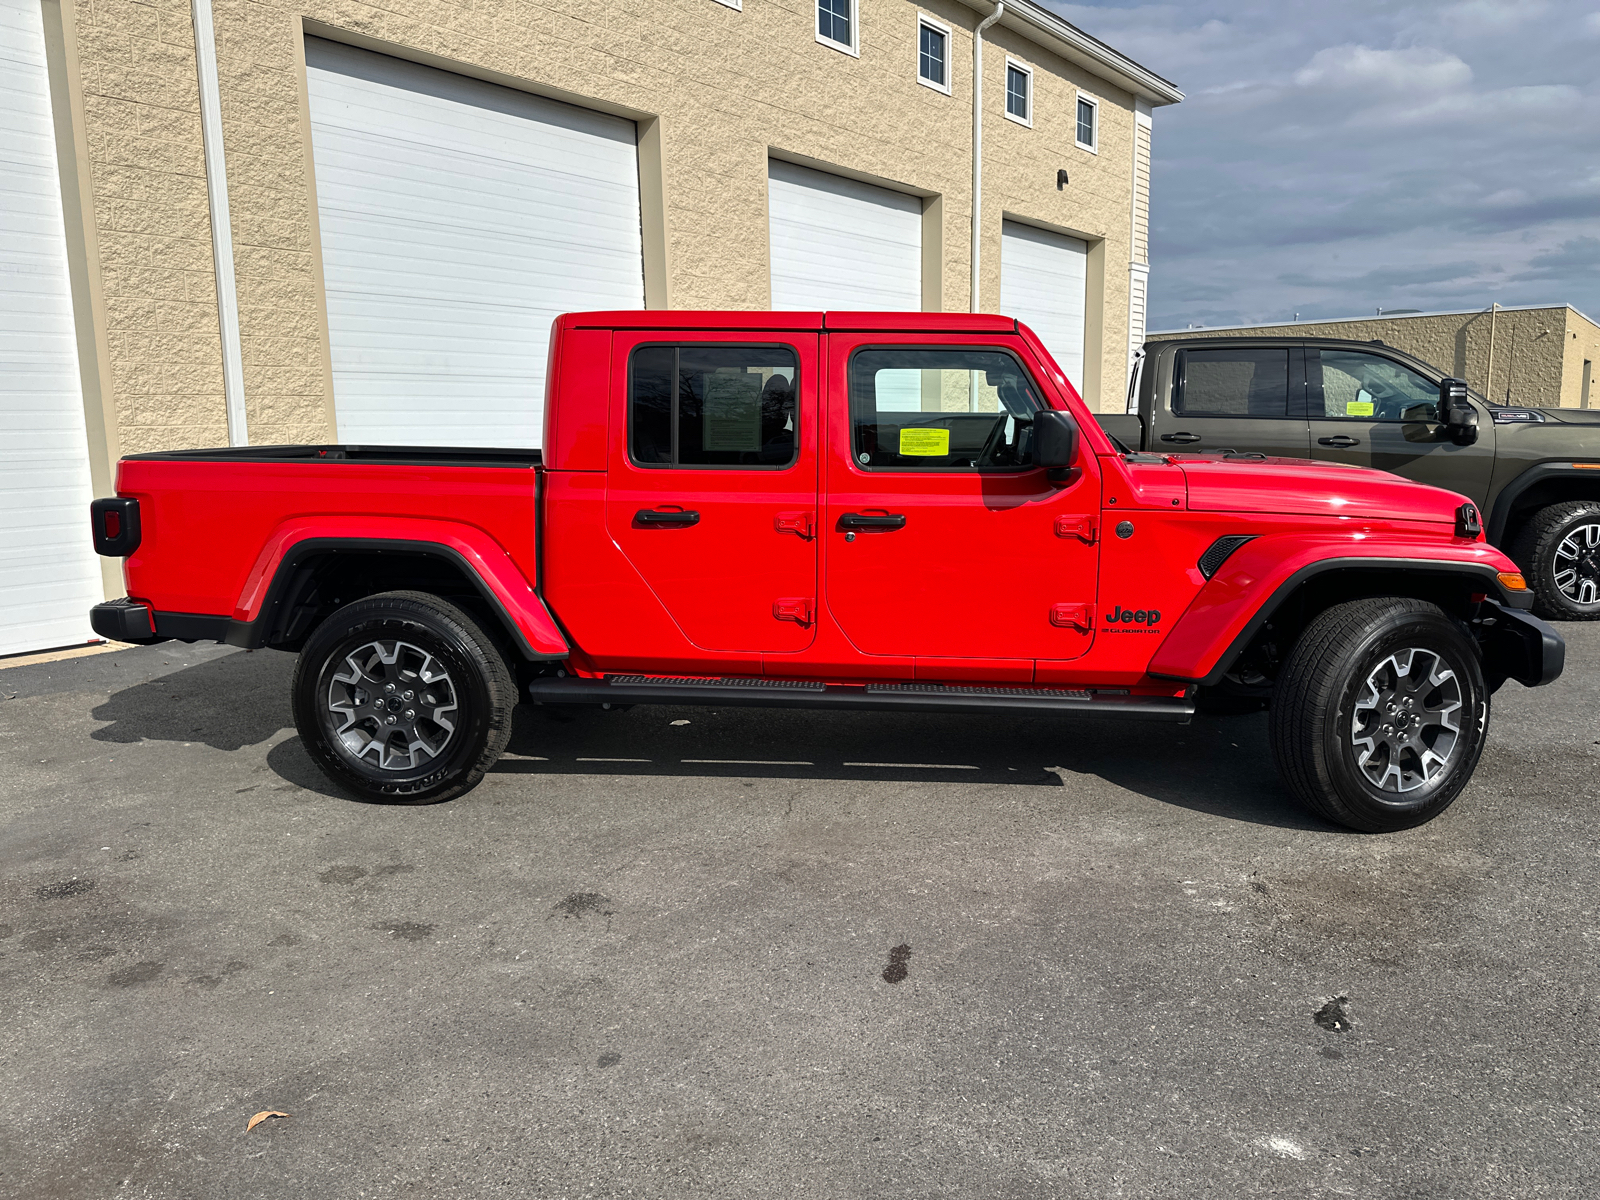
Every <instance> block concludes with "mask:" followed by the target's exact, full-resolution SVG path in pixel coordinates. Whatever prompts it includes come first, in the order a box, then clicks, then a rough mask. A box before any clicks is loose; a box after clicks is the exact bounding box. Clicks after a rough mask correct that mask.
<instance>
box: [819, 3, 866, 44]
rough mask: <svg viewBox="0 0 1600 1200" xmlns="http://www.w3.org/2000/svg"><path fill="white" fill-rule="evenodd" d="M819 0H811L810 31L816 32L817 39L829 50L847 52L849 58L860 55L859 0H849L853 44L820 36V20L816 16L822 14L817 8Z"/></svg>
mask: <svg viewBox="0 0 1600 1200" xmlns="http://www.w3.org/2000/svg"><path fill="white" fill-rule="evenodd" d="M819 3H820V0H811V31H812V32H813V33H814V34H816V36H817V41H818V42H819V43H821V44H822V45H824V46H827V47H828V48H829V49H830V50H838V51H839V52H840V53H842V54H848V55H849V56H850V57H851V58H860V57H861V0H850V37H851V40H852V41H853V43H854V44H853V45H849V46H847V45H845V44H844V43H843V42H836V41H834V40H833V39H832V38H825V37H823V36H822V29H821V22H820V21H819V20H818V18H819V17H820V16H821V15H822V14H821V9H820V8H819Z"/></svg>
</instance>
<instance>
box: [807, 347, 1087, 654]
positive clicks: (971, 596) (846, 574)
mask: <svg viewBox="0 0 1600 1200" xmlns="http://www.w3.org/2000/svg"><path fill="white" fill-rule="evenodd" d="M829 343H830V345H829V352H828V364H829V365H828V414H829V415H828V466H827V481H828V482H827V486H828V495H827V501H826V504H825V506H824V521H823V525H822V530H823V532H822V536H823V537H824V538H825V539H826V540H827V542H826V555H825V558H826V568H825V573H826V579H827V588H826V602H827V606H828V612H829V614H830V615H831V616H832V618H833V620H834V621H836V622H837V623H838V626H839V628H840V629H841V630H842V631H843V632H844V634H845V636H846V637H847V638H848V639H849V640H850V642H851V643H852V644H853V645H854V646H855V647H856V649H857V650H859V651H861V652H862V653H864V654H873V655H907V656H913V657H915V658H916V659H917V668H916V669H917V674H918V676H919V677H928V678H938V677H946V678H961V677H962V674H961V672H962V670H963V664H968V665H970V667H971V671H972V675H971V677H974V678H976V677H981V676H983V675H985V674H988V676H989V677H991V678H1002V679H1004V678H1019V677H1021V678H1031V673H1032V660H1034V659H1070V658H1076V657H1077V656H1078V655H1080V654H1082V653H1084V651H1086V650H1087V649H1088V647H1089V644H1090V641H1091V639H1092V637H1093V633H1092V629H1093V623H1092V612H1091V610H1090V609H1089V607H1088V606H1090V605H1092V604H1093V603H1094V600H1095V581H1096V564H1097V549H1098V547H1097V546H1096V544H1095V538H1096V531H1095V521H1096V518H1097V516H1098V513H1099V507H1100V504H1099V495H1100V491H1099V488H1100V481H1099V478H1098V468H1097V464H1096V463H1095V461H1094V456H1093V454H1088V453H1086V454H1084V455H1083V456H1082V461H1083V464H1084V465H1083V467H1082V469H1081V471H1080V472H1079V473H1078V474H1077V477H1076V478H1075V479H1073V480H1071V481H1070V482H1066V483H1064V484H1062V485H1060V486H1058V485H1056V484H1053V483H1052V482H1051V481H1050V480H1049V479H1047V478H1046V475H1045V472H1044V471H1043V470H1042V469H1041V468H1038V467H1035V466H1034V465H1033V453H1032V446H1033V429H1032V425H1033V415H1034V413H1036V412H1038V411H1039V410H1040V409H1041V408H1044V407H1046V406H1047V401H1046V395H1047V393H1046V392H1045V391H1044V389H1043V388H1042V387H1041V385H1040V384H1039V383H1038V379H1039V378H1040V377H1041V375H1040V373H1039V372H1037V371H1034V370H1032V369H1031V367H1030V366H1029V365H1028V361H1027V357H1026V352H1025V349H1024V347H1023V346H1022V345H1021V343H1020V341H1018V340H1016V339H995V338H988V339H984V338H980V337H960V338H953V339H950V342H949V344H946V345H942V346H940V347H937V348H934V347H924V346H918V345H916V344H915V342H912V341H910V340H909V339H886V338H882V337H874V336H873V335H870V334H869V335H860V334H856V335H844V334H834V335H831V336H830V338H829ZM986 664H988V665H986Z"/></svg>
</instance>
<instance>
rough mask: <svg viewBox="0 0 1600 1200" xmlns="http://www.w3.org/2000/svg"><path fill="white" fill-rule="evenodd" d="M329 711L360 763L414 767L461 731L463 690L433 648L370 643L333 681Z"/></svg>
mask: <svg viewBox="0 0 1600 1200" xmlns="http://www.w3.org/2000/svg"><path fill="white" fill-rule="evenodd" d="M325 706H326V712H325V717H326V719H327V721H328V723H329V728H331V729H332V731H333V734H334V737H335V738H337V739H338V742H339V744H340V745H342V746H343V747H344V750H345V752H346V753H348V754H349V755H350V757H351V758H352V759H354V760H355V761H356V762H358V763H361V764H363V765H365V766H368V767H377V768H378V769H379V770H382V771H410V770H415V769H416V768H418V767H421V766H423V765H425V764H427V763H428V762H431V761H432V760H434V759H436V758H438V757H439V755H440V754H442V753H443V752H444V750H445V748H446V747H447V746H448V745H449V744H450V740H451V738H453V737H454V736H455V732H456V708H457V698H456V688H455V684H454V682H453V681H452V680H451V678H450V673H449V672H448V671H447V670H445V669H444V666H443V665H442V664H441V663H440V662H439V661H438V659H436V658H435V657H434V656H433V655H432V654H430V653H428V651H426V650H424V649H422V647H420V646H416V645H413V644H412V643H410V642H402V641H373V642H367V643H365V644H363V645H361V646H359V647H357V648H356V649H354V650H351V651H350V652H349V653H347V654H346V655H345V656H344V664H343V666H342V667H340V668H339V669H338V670H336V671H335V672H334V674H333V676H332V678H331V679H329V681H328V691H327V695H326V697H325Z"/></svg>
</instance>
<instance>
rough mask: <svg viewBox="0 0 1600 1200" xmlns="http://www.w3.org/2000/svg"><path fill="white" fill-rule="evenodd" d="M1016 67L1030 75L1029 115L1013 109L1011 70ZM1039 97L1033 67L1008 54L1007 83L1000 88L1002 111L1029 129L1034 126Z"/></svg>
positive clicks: (1010, 118)
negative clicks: (1034, 115)
mask: <svg viewBox="0 0 1600 1200" xmlns="http://www.w3.org/2000/svg"><path fill="white" fill-rule="evenodd" d="M1013 67H1014V68H1016V69H1017V70H1018V71H1021V72H1022V73H1023V74H1024V75H1026V76H1027V77H1028V115H1027V117H1025V118H1024V117H1019V116H1017V115H1016V114H1015V113H1013V112H1012V111H1011V71H1012V68H1013ZM1037 100H1038V97H1037V96H1035V95H1034V94H1033V68H1032V67H1030V66H1029V65H1028V64H1027V63H1025V62H1022V61H1020V60H1018V59H1015V58H1012V57H1011V55H1009V54H1008V55H1006V85H1005V87H1003V88H1002V89H1001V90H1000V105H1001V108H1000V111H1001V112H1003V113H1004V114H1005V118H1006V120H1008V121H1015V122H1016V123H1017V124H1018V125H1022V126H1025V127H1026V128H1028V129H1032V128H1033V106H1034V103H1035V102H1036V101H1037Z"/></svg>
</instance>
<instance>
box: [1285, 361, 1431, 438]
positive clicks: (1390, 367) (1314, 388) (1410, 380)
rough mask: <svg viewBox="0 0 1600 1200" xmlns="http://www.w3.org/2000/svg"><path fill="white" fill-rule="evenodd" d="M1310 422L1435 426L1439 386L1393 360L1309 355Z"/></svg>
mask: <svg viewBox="0 0 1600 1200" xmlns="http://www.w3.org/2000/svg"><path fill="white" fill-rule="evenodd" d="M1306 385H1307V391H1308V393H1309V399H1310V403H1311V419H1312V420H1314V421H1315V420H1329V419H1332V420H1341V419H1343V420H1352V421H1431V420H1433V418H1434V413H1435V411H1436V410H1437V406H1438V403H1439V387H1438V385H1437V384H1435V383H1433V382H1432V381H1431V380H1428V379H1425V378H1423V377H1422V376H1421V375H1418V374H1417V373H1416V372H1415V371H1412V370H1409V369H1408V368H1406V367H1402V366H1401V365H1400V364H1399V363H1397V362H1395V361H1394V360H1393V359H1390V358H1384V357H1382V356H1381V355H1377V354H1363V353H1362V352H1361V351H1359V350H1328V349H1322V350H1314V349H1311V350H1307V351H1306Z"/></svg>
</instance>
